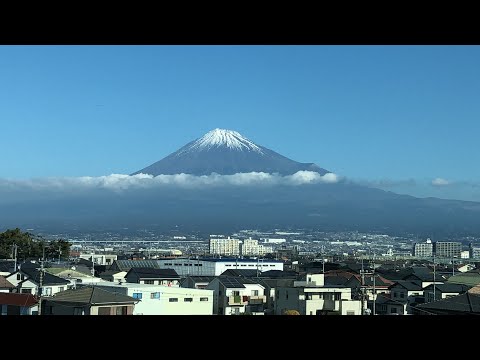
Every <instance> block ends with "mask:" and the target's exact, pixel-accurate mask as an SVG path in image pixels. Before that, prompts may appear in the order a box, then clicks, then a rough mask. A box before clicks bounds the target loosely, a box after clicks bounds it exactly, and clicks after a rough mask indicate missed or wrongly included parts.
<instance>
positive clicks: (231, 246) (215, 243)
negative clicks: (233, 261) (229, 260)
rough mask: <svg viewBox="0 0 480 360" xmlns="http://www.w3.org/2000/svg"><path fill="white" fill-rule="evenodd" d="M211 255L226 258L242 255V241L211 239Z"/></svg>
mask: <svg viewBox="0 0 480 360" xmlns="http://www.w3.org/2000/svg"><path fill="white" fill-rule="evenodd" d="M209 251H210V254H212V255H224V256H239V255H240V240H239V239H231V238H230V236H229V237H228V238H227V239H210V250H209Z"/></svg>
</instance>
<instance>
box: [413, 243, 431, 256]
mask: <svg viewBox="0 0 480 360" xmlns="http://www.w3.org/2000/svg"><path fill="white" fill-rule="evenodd" d="M413 256H415V257H432V256H433V243H432V240H430V239H427V241H426V242H424V243H416V244H414V245H413Z"/></svg>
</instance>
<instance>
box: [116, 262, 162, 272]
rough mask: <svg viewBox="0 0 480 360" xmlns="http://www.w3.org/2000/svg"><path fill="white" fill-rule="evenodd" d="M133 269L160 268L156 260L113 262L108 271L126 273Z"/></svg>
mask: <svg viewBox="0 0 480 360" xmlns="http://www.w3.org/2000/svg"><path fill="white" fill-rule="evenodd" d="M134 267H138V268H152V269H159V268H160V266H159V265H158V261H157V260H115V261H114V262H113V264H112V265H110V267H109V269H108V270H113V271H127V272H128V271H129V270H130V269H131V268H134Z"/></svg>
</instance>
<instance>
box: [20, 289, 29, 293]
mask: <svg viewBox="0 0 480 360" xmlns="http://www.w3.org/2000/svg"><path fill="white" fill-rule="evenodd" d="M20 292H21V293H22V294H31V293H32V289H22V290H21V291H20Z"/></svg>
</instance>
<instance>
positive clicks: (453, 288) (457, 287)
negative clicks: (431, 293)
mask: <svg viewBox="0 0 480 360" xmlns="http://www.w3.org/2000/svg"><path fill="white" fill-rule="evenodd" d="M434 286H435V289H436V290H438V291H441V292H444V293H464V292H465V291H467V290H468V289H470V288H471V286H467V285H463V284H453V283H447V284H431V285H428V286H427V287H426V288H425V290H433V287H434Z"/></svg>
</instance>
